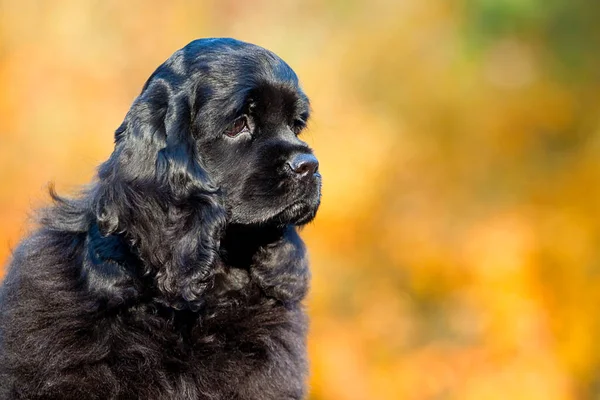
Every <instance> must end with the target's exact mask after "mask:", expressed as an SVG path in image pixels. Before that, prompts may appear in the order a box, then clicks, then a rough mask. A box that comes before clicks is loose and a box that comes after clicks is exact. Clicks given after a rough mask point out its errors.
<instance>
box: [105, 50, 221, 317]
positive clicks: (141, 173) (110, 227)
mask: <svg viewBox="0 0 600 400" xmlns="http://www.w3.org/2000/svg"><path fill="white" fill-rule="evenodd" d="M179 57H182V55H181V54H180V55H178V54H177V53H175V55H173V56H172V57H171V58H170V59H169V60H167V62H165V64H163V65H162V66H161V67H159V69H158V70H157V71H156V72H155V73H154V74H153V75H152V76H151V77H150V79H149V80H148V82H147V83H146V85H145V86H144V89H143V90H142V93H141V94H140V96H139V97H138V98H137V99H136V101H135V102H134V104H133V105H132V107H131V109H130V110H129V112H128V114H127V116H126V118H125V120H124V122H123V124H122V125H121V126H120V127H119V129H117V132H116V135H115V151H114V152H113V154H112V155H111V157H110V159H109V160H108V161H106V162H105V163H104V164H103V165H101V167H100V169H99V183H98V186H97V187H96V189H95V192H94V193H93V211H94V214H95V219H96V221H97V224H98V227H99V229H100V232H101V233H102V234H103V235H110V234H119V235H122V236H123V237H124V238H125V239H126V240H127V242H128V243H129V245H130V247H131V248H132V250H133V251H134V252H135V253H136V255H137V257H139V259H140V261H141V264H142V268H143V269H144V270H143V271H140V273H143V274H144V276H146V277H154V286H155V289H156V293H157V294H156V298H157V300H158V301H162V302H164V303H165V304H168V305H169V306H171V307H175V308H191V309H194V308H197V307H198V306H199V305H200V304H201V302H202V293H203V292H204V290H205V289H206V288H207V286H209V285H210V284H211V278H212V272H213V270H214V268H213V264H214V262H215V260H216V257H217V253H218V250H219V240H220V236H221V233H222V231H223V229H224V227H225V209H224V206H223V204H222V199H221V196H220V194H219V191H218V188H217V187H216V186H215V185H214V183H213V182H211V179H210V176H209V174H208V173H207V171H206V170H205V168H204V167H203V166H202V160H201V159H200V158H199V156H198V154H197V151H196V146H195V142H194V137H195V133H194V132H193V129H194V128H193V126H192V122H191V121H193V120H194V115H192V110H193V102H194V100H195V99H194V98H193V96H194V95H195V94H194V88H193V87H191V86H192V85H190V84H189V81H188V82H185V81H183V79H182V78H181V77H182V76H185V71H180V70H178V69H181V68H183V67H182V65H183V63H182V62H181V60H180V59H178V58H179Z"/></svg>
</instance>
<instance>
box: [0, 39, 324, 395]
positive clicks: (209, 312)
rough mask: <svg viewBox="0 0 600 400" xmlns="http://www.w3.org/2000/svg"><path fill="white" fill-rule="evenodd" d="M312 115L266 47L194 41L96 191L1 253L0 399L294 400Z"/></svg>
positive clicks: (151, 97)
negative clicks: (7, 258)
mask: <svg viewBox="0 0 600 400" xmlns="http://www.w3.org/2000/svg"><path fill="white" fill-rule="evenodd" d="M308 115H309V105H308V99H307V97H306V96H305V95H304V93H303V92H302V90H301V89H300V87H299V84H298V80H297V77H296V75H295V73H294V72H293V71H292V69H291V68H290V67H289V66H288V65H287V64H286V63H284V62H283V61H282V60H281V59H280V58H279V57H277V56H276V55H274V54H273V53H271V52H269V51H267V50H265V49H263V48H261V47H258V46H254V45H251V44H248V43H244V42H240V41H237V40H233V39H202V40H197V41H194V42H192V43H190V44H189V45H187V46H186V47H184V48H183V49H181V50H179V51H177V52H176V53H175V54H173V56H171V57H170V58H169V59H168V60H167V61H166V62H165V63H164V64H162V65H161V66H160V67H159V68H158V69H157V70H156V71H155V72H154V74H152V76H151V77H150V79H149V80H148V81H147V83H146V84H145V86H144V88H143V90H142V92H141V94H140V95H139V97H138V98H137V99H136V100H135V101H134V103H133V105H132V107H131V109H130V111H129V112H128V113H127V115H126V117H125V120H124V122H123V124H122V125H121V126H120V127H119V128H118V129H117V131H116V134H115V149H114V152H113V153H112V155H111V156H110V158H109V159H108V160H107V161H106V162H105V163H103V164H102V165H101V166H100V167H99V170H98V177H97V180H96V182H95V183H94V184H92V185H90V187H89V188H88V189H86V190H85V191H84V192H83V194H82V195H81V196H79V197H77V198H75V199H67V198H63V197H60V196H58V195H56V194H55V193H54V192H53V191H51V194H52V197H53V199H54V202H53V205H52V206H51V207H49V208H48V209H46V210H43V212H42V213H41V218H40V227H39V228H38V229H37V230H36V231H35V232H34V233H33V234H32V235H31V236H30V237H29V238H27V239H26V240H24V241H23V242H22V243H21V244H20V246H18V248H17V249H16V250H15V252H14V254H13V257H12V261H11V264H10V266H9V270H8V273H7V276H6V278H5V281H4V283H3V286H2V289H1V291H0V398H1V399H77V400H80V399H102V400H106V399H207V400H208V399H210V400H218V399H222V400H234V399H239V400H242V399H248V400H249V399H277V400H283V399H301V398H304V396H305V394H306V387H305V379H306V374H307V361H306V355H305V352H306V346H305V335H306V327H307V321H306V317H305V314H304V311H303V308H302V304H301V301H302V299H303V298H304V296H305V295H306V292H307V286H308V280H309V270H308V265H307V261H306V256H305V249H304V245H303V242H302V240H301V239H300V237H299V236H298V233H297V227H298V226H301V225H304V224H305V223H307V222H309V221H310V220H312V219H313V218H314V216H315V213H316V211H317V208H318V205H319V202H320V184H321V183H320V181H321V178H320V175H319V173H318V170H317V166H318V164H317V163H316V159H315V158H314V156H312V152H311V150H310V149H309V147H308V146H307V145H306V144H305V143H304V142H303V141H301V140H300V139H299V138H298V134H299V133H300V131H301V130H302V129H303V127H304V125H305V124H306V121H307V119H308ZM299 157H300V161H302V160H304V161H302V162H301V163H300V164H302V165H301V166H300V167H301V168H297V167H298V165H297V161H298V158H299ZM294 160H295V161H294ZM306 160H308V161H306ZM294 162H296V164H294ZM307 165H308V166H307Z"/></svg>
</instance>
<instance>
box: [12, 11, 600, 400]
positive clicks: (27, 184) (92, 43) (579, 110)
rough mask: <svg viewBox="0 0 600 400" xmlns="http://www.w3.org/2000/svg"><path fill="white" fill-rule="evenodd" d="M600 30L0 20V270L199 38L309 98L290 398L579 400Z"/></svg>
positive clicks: (335, 22)
mask: <svg viewBox="0 0 600 400" xmlns="http://www.w3.org/2000/svg"><path fill="white" fill-rule="evenodd" d="M599 18H600V7H598V6H597V5H595V4H594V3H593V2H589V1H585V0H573V1H571V2H564V1H563V2H561V1H558V0H548V1H542V0H496V1H490V0H454V1H439V0H401V1H392V0H375V1H359V0H351V1H346V2H345V1H340V0H330V1H317V0H308V1H294V0H285V1H275V0H273V1H267V0H260V1H253V2H249V1H241V0H240V1H235V0H227V1H217V0H213V1H172V2H166V1H159V0H147V1H141V0H135V1H120V2H119V1H116V0H110V1H102V2H100V1H91V0H85V1H84V0H64V1H56V2H44V1H34V0H19V1H14V0H13V1H10V0H0V87H1V88H2V89H1V91H0V221H1V224H0V265H5V264H6V261H7V260H8V258H9V257H10V249H11V248H13V247H14V246H15V245H16V244H17V243H18V241H19V239H20V238H22V237H23V236H24V235H26V234H27V232H29V231H30V230H31V229H33V224H32V223H31V222H28V221H29V219H28V216H29V215H31V212H32V210H34V209H35V208H36V207H39V206H40V205H43V204H46V203H47V202H48V196H47V194H46V189H45V188H46V186H47V183H48V182H50V181H53V182H55V183H56V186H57V188H58V190H59V192H61V193H72V192H75V191H76V190H77V187H78V185H82V184H85V183H86V182H88V181H90V180H91V179H92V178H93V176H94V173H95V167H96V166H97V165H98V164H99V163H100V162H101V161H103V160H104V159H106V158H107V156H108V155H109V154H110V152H111V149H112V140H113V132H114V130H115V129H116V128H117V127H118V126H119V124H120V122H121V120H122V119H123V117H124V115H125V113H126V111H127V109H128V107H129V105H130V104H131V102H132V100H133V99H134V98H135V96H136V95H137V94H138V93H139V91H140V90H141V87H142V85H143V83H144V82H145V80H146V79H147V77H148V76H149V75H150V74H151V72H152V71H153V70H154V69H155V68H156V67H157V66H158V65H159V64H160V63H161V62H162V61H164V60H165V59H166V58H167V57H168V56H169V55H170V54H171V53H173V52H174V51H175V50H177V49H178V48H181V47H182V46H184V45H185V44H187V43H188V42H190V41H191V40H193V39H195V38H198V37H214V36H232V37H235V38H238V39H241V40H245V41H249V42H253V43H256V44H259V45H262V46H264V47H267V48H269V49H271V50H273V51H274V52H276V53H277V54H279V55H280V56H281V57H282V58H283V59H285V60H286V61H287V62H288V63H289V64H290V65H291V66H292V67H293V68H294V69H295V70H296V72H297V73H298V75H299V77H300V79H301V81H302V84H303V87H304V89H305V91H306V92H307V94H308V95H309V96H310V97H311V100H312V106H313V116H314V117H313V119H312V121H311V123H310V128H309V130H308V132H307V133H306V134H305V136H304V138H305V140H306V141H307V142H308V143H309V144H310V145H311V146H313V147H314V149H315V151H316V154H317V155H318V157H319V159H320V162H321V170H322V174H323V177H324V189H323V203H322V208H321V210H320V211H319V215H318V217H317V219H316V220H315V222H314V223H312V224H311V225H310V226H309V227H307V228H306V229H304V232H303V236H304V238H305V239H306V242H307V244H308V247H309V249H310V254H311V259H312V271H313V284H312V291H311V294H310V297H309V300H308V302H307V306H308V310H309V313H310V315H311V320H312V323H311V331H310V343H309V346H310V349H309V350H310V358H311V382H310V383H311V399H313V400H363V399H364V400H371V399H390V400H395V399H415V400H417V399H461V400H462V399H466V400H470V399H473V400H481V399H490V400H493V399H515V400H518V399H524V400H525V399H527V400H531V399H544V400H554V399H556V400H558V399H595V398H600V342H599V341H598V340H597V339H596V338H597V335H600V317H599V314H600V313H599V312H598V311H597V309H596V306H598V305H599V304H600V212H599V210H600V157H599V154H600V74H599V73H598V71H600V52H598V49H599V48H600V24H597V23H596V22H597V21H598V20H599Z"/></svg>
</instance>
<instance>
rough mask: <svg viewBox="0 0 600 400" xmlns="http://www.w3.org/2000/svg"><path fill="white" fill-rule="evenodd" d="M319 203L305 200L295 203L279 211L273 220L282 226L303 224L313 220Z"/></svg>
mask: <svg viewBox="0 0 600 400" xmlns="http://www.w3.org/2000/svg"><path fill="white" fill-rule="evenodd" d="M318 208H319V204H318V203H316V204H310V203H307V202H304V201H299V202H296V203H293V204H291V205H289V206H287V207H286V208H284V209H283V210H282V211H280V212H279V213H277V214H276V215H274V216H273V218H271V220H272V221H273V222H274V223H275V224H277V225H280V226H284V225H296V226H301V225H305V224H307V223H309V222H310V221H312V220H313V219H314V218H315V216H316V215H317V209H318Z"/></svg>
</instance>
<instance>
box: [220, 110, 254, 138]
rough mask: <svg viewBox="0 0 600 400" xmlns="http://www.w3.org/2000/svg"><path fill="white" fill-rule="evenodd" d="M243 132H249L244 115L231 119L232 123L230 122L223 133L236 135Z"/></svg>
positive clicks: (231, 135) (230, 135)
mask: <svg viewBox="0 0 600 400" xmlns="http://www.w3.org/2000/svg"><path fill="white" fill-rule="evenodd" d="M244 132H250V128H249V127H248V119H247V118H246V116H245V115H244V116H241V117H239V118H238V119H236V120H235V121H233V124H231V125H230V126H229V128H227V129H226V130H225V134H226V135H227V136H229V137H236V136H237V135H239V134H240V133H244Z"/></svg>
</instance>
